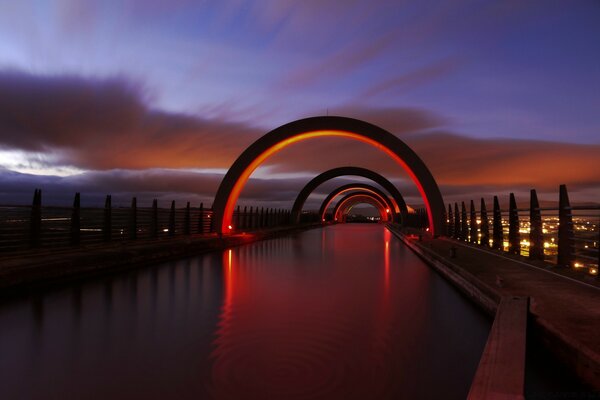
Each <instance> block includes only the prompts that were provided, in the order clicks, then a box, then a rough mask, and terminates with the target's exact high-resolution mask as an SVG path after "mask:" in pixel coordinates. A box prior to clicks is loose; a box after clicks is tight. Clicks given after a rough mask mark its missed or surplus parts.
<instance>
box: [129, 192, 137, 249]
mask: <svg viewBox="0 0 600 400" xmlns="http://www.w3.org/2000/svg"><path fill="white" fill-rule="evenodd" d="M129 239H132V240H135V239H137V199H136V198H135V197H134V198H132V199H131V210H130V215H129Z"/></svg>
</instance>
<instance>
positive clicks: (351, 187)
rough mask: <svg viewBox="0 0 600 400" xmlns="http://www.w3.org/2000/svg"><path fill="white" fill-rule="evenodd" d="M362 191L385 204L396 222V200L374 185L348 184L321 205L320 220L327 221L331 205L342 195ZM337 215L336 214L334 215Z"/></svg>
mask: <svg viewBox="0 0 600 400" xmlns="http://www.w3.org/2000/svg"><path fill="white" fill-rule="evenodd" d="M357 190H360V191H361V192H368V193H371V194H373V195H374V196H376V197H377V198H379V200H381V202H383V203H384V204H385V206H386V210H389V217H390V219H391V220H394V219H395V218H394V216H395V215H397V214H396V212H395V211H394V210H396V209H397V204H396V202H395V201H394V200H392V199H390V198H389V197H388V195H386V194H385V193H384V192H383V191H382V190H381V189H378V188H376V187H375V186H373V185H368V184H366V183H348V184H346V185H343V186H340V187H338V188H336V189H334V190H333V191H332V192H331V193H330V194H329V195H328V196H327V197H326V198H325V200H323V203H321V207H320V208H319V218H321V220H322V221H325V214H326V213H327V209H328V208H329V206H330V205H331V203H332V202H333V201H334V200H335V199H336V198H337V197H338V196H340V195H342V194H344V193H348V192H351V191H357ZM334 215H335V213H334Z"/></svg>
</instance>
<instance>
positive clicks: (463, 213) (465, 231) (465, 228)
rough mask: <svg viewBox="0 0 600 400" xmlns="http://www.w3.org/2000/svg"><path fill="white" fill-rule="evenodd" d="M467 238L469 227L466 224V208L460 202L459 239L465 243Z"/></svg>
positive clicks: (463, 203)
mask: <svg viewBox="0 0 600 400" xmlns="http://www.w3.org/2000/svg"><path fill="white" fill-rule="evenodd" d="M468 238H469V225H468V224H467V206H466V205H465V202H464V201H462V202H461V210H460V239H461V240H464V241H465V242H466V241H467V239H468Z"/></svg>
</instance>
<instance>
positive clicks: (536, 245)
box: [529, 189, 544, 260]
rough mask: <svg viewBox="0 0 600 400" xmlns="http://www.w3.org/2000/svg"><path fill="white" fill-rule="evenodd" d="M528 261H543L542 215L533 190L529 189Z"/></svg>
mask: <svg viewBox="0 0 600 400" xmlns="http://www.w3.org/2000/svg"><path fill="white" fill-rule="evenodd" d="M529 259H530V260H543V259H544V233H543V231H542V213H541V211H540V203H539V202H538V198H537V193H536V191H535V189H531V197H530V202H529Z"/></svg>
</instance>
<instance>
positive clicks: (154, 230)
mask: <svg viewBox="0 0 600 400" xmlns="http://www.w3.org/2000/svg"><path fill="white" fill-rule="evenodd" d="M150 237H152V238H156V237H158V200H157V199H154V200H152V214H151V216H150Z"/></svg>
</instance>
